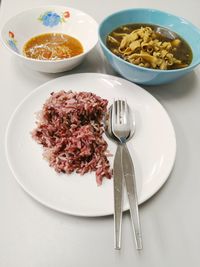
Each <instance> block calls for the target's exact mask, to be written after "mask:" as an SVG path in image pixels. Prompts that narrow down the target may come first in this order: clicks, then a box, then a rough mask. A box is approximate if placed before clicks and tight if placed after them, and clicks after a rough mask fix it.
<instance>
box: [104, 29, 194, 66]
mask: <svg viewBox="0 0 200 267" xmlns="http://www.w3.org/2000/svg"><path fill="white" fill-rule="evenodd" d="M159 28H160V27H159V26H156V25H147V24H128V25H124V26H121V27H119V28H117V29H115V30H114V31H112V32H111V33H110V34H109V35H108V36H107V40H106V44H107V47H108V48H109V50H111V51H112V52H113V53H114V54H115V55H117V56H119V57H121V58H122V59H124V60H126V61H128V62H130V63H132V64H135V65H139V66H141V67H146V68H152V69H160V70H169V69H179V68H185V67H187V66H189V65H190V63H191V61H192V50H191V48H190V46H189V45H188V44H187V42H186V41H185V40H183V39H182V38H181V37H180V36H179V35H177V34H176V33H174V32H171V34H168V36H167V34H164V33H163V32H168V33H170V31H169V30H168V29H165V28H163V29H165V30H164V31H162V34H161V33H160V32H157V29H159Z"/></svg>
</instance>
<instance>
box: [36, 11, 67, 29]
mask: <svg viewBox="0 0 200 267" xmlns="http://www.w3.org/2000/svg"><path fill="white" fill-rule="evenodd" d="M69 17H70V12H69V11H65V12H63V13H61V14H60V15H59V14H58V13H56V12H55V11H46V12H44V13H43V14H41V15H40V16H39V18H38V20H39V21H41V22H42V24H43V25H44V26H47V27H54V26H57V25H58V24H59V23H65V22H66V19H68V18H69Z"/></svg>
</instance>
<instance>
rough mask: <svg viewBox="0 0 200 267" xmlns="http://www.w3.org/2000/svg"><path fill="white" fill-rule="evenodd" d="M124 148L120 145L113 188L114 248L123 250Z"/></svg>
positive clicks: (114, 165)
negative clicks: (122, 159)
mask: <svg viewBox="0 0 200 267" xmlns="http://www.w3.org/2000/svg"><path fill="white" fill-rule="evenodd" d="M121 151H122V146H121V145H118V146H117V150H116V153H115V158H114V164H113V177H114V179H113V186H114V188H113V189H114V247H115V249H120V248H121V228H122V198H123V190H122V180H123V179H122V178H123V169H122V164H121Z"/></svg>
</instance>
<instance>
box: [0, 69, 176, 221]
mask: <svg viewBox="0 0 200 267" xmlns="http://www.w3.org/2000/svg"><path fill="white" fill-rule="evenodd" d="M85 75H92V76H98V77H97V78H100V77H104V78H112V79H113V78H114V79H117V80H119V81H122V82H125V83H126V82H127V83H129V84H130V85H133V86H136V87H138V89H140V90H143V91H144V92H145V94H147V95H148V96H150V97H151V98H153V99H154V101H155V102H156V103H157V104H158V105H159V107H160V108H161V109H163V111H164V113H165V115H166V117H167V119H168V121H169V123H170V124H171V130H172V137H173V141H174V148H173V158H172V161H171V162H172V163H171V165H170V168H168V171H167V172H166V175H165V177H163V179H162V180H161V181H160V183H157V184H156V187H154V190H153V191H152V192H150V193H148V194H146V196H145V197H143V198H142V199H141V200H140V202H139V205H141V204H143V203H145V202H146V201H147V200H149V199H150V198H152V197H153V196H155V195H156V194H157V192H158V191H159V190H161V189H162V187H163V185H164V184H165V183H166V181H167V180H168V179H169V176H170V174H171V173H172V171H173V168H174V165H175V161H176V152H177V142H176V134H175V130H174V126H173V124H172V121H171V119H170V117H169V115H168V112H167V110H166V109H165V107H164V106H163V105H162V104H161V103H160V102H159V101H158V100H157V99H156V98H155V97H154V96H153V95H151V94H150V93H149V92H148V91H146V90H145V89H144V88H142V87H140V86H139V85H137V84H135V83H133V82H130V81H128V80H126V79H123V78H121V77H118V76H114V75H110V74H105V73H98V72H83V73H75V74H70V75H64V76H60V77H57V78H55V79H51V80H49V81H47V82H45V83H43V84H41V85H39V86H38V87H36V88H35V89H33V90H32V91H31V92H29V93H28V94H27V95H25V97H23V98H22V100H21V101H20V102H19V103H18V105H17V106H16V107H15V108H14V109H13V111H12V113H11V116H10V118H9V120H8V123H7V126H6V130H5V138H4V139H5V145H4V150H5V155H6V160H7V164H8V166H9V169H10V170H11V173H12V175H13V176H14V178H15V180H16V181H17V183H18V184H19V185H20V186H21V187H22V189H23V190H24V191H25V193H26V194H27V195H29V196H31V197H32V198H33V199H34V200H36V201H37V202H38V203H40V204H42V205H43V206H45V207H47V208H49V209H51V210H53V211H57V212H60V213H63V214H68V215H73V216H77V217H88V218H90V217H91V218H92V217H94V218H95V217H104V216H110V215H111V216H112V215H113V212H112V213H111V212H110V211H107V212H106V211H104V212H101V213H95V214H94V212H93V213H92V214H90V213H87V214H85V213H76V212H70V211H66V210H63V209H62V208H61V209H60V208H58V207H57V206H56V207H55V206H54V205H49V204H48V203H46V202H45V201H43V200H42V199H41V198H39V197H37V196H36V195H35V194H34V193H32V192H31V191H30V190H28V189H27V188H26V186H25V185H24V184H23V183H22V182H21V181H20V179H19V178H18V176H17V175H16V174H15V171H14V169H13V167H12V164H11V161H10V156H9V152H8V134H9V128H10V126H11V123H12V121H13V118H14V116H15V114H16V113H17V111H18V110H19V109H20V107H21V106H22V105H23V103H24V102H26V100H27V99H28V98H29V97H31V96H32V95H33V94H35V93H36V92H37V91H39V90H41V88H42V87H44V86H48V84H51V83H52V82H56V80H59V79H64V78H65V77H69V76H70V77H71V76H85ZM127 210H129V207H127V208H126V207H124V208H123V211H127Z"/></svg>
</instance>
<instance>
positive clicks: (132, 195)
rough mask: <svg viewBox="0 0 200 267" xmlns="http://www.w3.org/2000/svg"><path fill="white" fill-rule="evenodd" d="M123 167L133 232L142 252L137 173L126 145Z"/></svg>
mask: <svg viewBox="0 0 200 267" xmlns="http://www.w3.org/2000/svg"><path fill="white" fill-rule="evenodd" d="M122 166H123V174H124V179H125V184H126V190H127V195H128V200H129V205H130V214H131V221H132V227H133V232H134V236H135V243H136V249H138V250H140V249H142V234H141V226H140V218H139V211H138V198H137V187H136V179H135V171H134V165H133V161H132V158H131V155H130V153H129V151H128V148H127V146H126V144H123V145H122Z"/></svg>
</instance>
